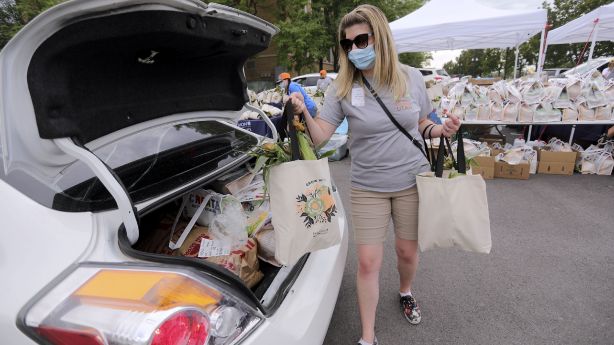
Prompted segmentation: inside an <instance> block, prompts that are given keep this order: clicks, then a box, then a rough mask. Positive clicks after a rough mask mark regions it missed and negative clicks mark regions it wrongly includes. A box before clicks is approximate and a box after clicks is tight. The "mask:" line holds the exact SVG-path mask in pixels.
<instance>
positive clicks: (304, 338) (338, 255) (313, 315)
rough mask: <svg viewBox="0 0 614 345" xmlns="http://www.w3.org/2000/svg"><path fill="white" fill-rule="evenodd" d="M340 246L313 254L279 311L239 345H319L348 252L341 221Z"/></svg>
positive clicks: (322, 340)
mask: <svg viewBox="0 0 614 345" xmlns="http://www.w3.org/2000/svg"><path fill="white" fill-rule="evenodd" d="M339 225H340V227H341V231H342V236H341V244H339V245H337V246H334V247H331V248H328V249H324V250H320V251H317V252H314V253H312V254H311V255H310V256H309V259H308V260H307V262H306V263H305V266H304V267H303V270H302V271H301V274H300V276H299V277H298V279H297V280H296V281H295V283H294V285H292V287H291V290H290V291H289V293H288V295H287V296H286V298H285V299H284V302H283V303H282V304H281V306H280V307H279V309H277V311H276V312H275V314H273V315H272V316H271V317H269V318H267V319H266V320H265V321H264V322H263V323H262V324H261V325H260V326H259V327H258V328H257V329H256V330H255V331H254V332H253V333H252V334H251V335H250V336H249V337H248V338H246V339H245V341H244V342H242V343H241V344H242V345H243V344H245V345H258V344H293V345H316V344H317V345H321V344H322V343H323V342H324V337H325V336H326V332H327V331H328V325H329V323H330V319H331V317H332V314H333V310H334V309H335V303H336V301H337V295H338V294H339V287H340V286H341V279H342V278H343V270H344V268H345V260H346V257H347V249H348V228H347V222H346V219H345V218H344V217H340V219H339Z"/></svg>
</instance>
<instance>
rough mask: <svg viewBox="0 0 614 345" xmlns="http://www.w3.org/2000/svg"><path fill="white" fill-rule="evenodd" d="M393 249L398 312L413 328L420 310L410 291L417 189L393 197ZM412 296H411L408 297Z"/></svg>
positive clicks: (415, 266) (415, 245) (415, 242)
mask: <svg viewBox="0 0 614 345" xmlns="http://www.w3.org/2000/svg"><path fill="white" fill-rule="evenodd" d="M392 218H393V220H394V232H395V234H396V237H395V249H396V253H397V269H398V271H399V292H400V294H401V296H400V304H401V311H402V312H403V315H404V316H405V318H406V319H407V321H408V322H409V323H411V324H413V325H417V324H419V323H420V321H421V319H422V315H421V313H420V308H419V307H418V304H417V303H416V300H415V298H414V296H413V293H412V292H411V287H412V282H413V280H414V277H415V275H416V271H417V270H418V261H419V260H418V190H417V189H416V187H413V188H409V189H407V190H404V191H400V192H397V193H395V195H393V197H392ZM410 293H411V295H410Z"/></svg>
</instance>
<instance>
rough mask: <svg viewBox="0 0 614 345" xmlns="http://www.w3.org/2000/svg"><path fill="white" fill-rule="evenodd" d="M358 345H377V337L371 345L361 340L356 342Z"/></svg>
mask: <svg viewBox="0 0 614 345" xmlns="http://www.w3.org/2000/svg"><path fill="white" fill-rule="evenodd" d="M358 345H377V337H375V339H374V340H373V344H369V343H367V342H366V341H364V340H362V338H361V339H360V340H359V341H358Z"/></svg>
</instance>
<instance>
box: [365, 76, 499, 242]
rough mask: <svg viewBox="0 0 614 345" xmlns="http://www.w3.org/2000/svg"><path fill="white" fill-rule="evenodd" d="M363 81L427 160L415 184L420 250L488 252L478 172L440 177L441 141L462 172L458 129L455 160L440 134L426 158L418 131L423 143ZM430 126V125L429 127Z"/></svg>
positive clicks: (487, 229) (486, 218) (462, 153)
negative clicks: (434, 149) (427, 168)
mask: <svg viewBox="0 0 614 345" xmlns="http://www.w3.org/2000/svg"><path fill="white" fill-rule="evenodd" d="M362 81H363V83H364V84H365V86H366V87H367V89H368V90H369V91H370V92H371V95H373V97H374V98H375V100H376V101H377V102H378V103H379V105H380V106H381V107H382V109H383V110H384V112H385V113H386V115H387V116H388V118H389V119H390V121H392V123H394V125H395V126H396V127H397V128H398V129H399V131H401V133H403V135H405V136H406V137H407V138H408V139H409V140H411V142H412V143H413V144H414V145H415V146H416V147H417V148H418V149H419V150H420V152H422V154H423V155H424V156H425V157H426V159H427V160H428V161H429V163H430V164H431V170H432V172H428V173H424V175H423V174H420V175H418V176H416V184H417V187H418V197H419V203H418V246H419V247H420V250H421V251H425V250H429V249H431V248H434V247H444V248H445V247H452V246H458V247H460V248H462V249H464V250H467V251H473V252H477V253H490V248H491V239H490V218H489V216H488V201H487V199H486V183H485V182H484V179H483V178H482V175H464V176H458V177H454V178H451V179H450V178H448V177H447V176H446V178H442V176H443V161H444V154H445V147H444V139H445V143H446V145H447V146H448V148H449V154H450V155H452V160H453V162H454V166H455V167H456V170H457V171H458V172H460V173H466V170H467V169H466V164H465V149H464V145H463V138H462V135H460V133H462V130H461V129H459V131H458V133H459V136H458V145H457V148H458V153H457V158H458V160H455V159H454V155H453V154H452V148H451V146H450V141H449V140H448V139H447V138H445V137H444V136H443V135H442V136H441V138H440V140H439V150H438V151H437V158H434V157H433V158H429V157H430V156H431V154H430V152H431V150H430V149H429V148H428V145H427V144H426V140H425V132H426V130H427V129H429V127H426V128H425V129H424V130H423V133H422V139H423V144H424V147H423V146H422V145H421V144H420V143H419V142H418V141H417V140H416V139H415V138H414V137H413V136H412V135H411V134H409V132H407V130H405V128H403V126H401V124H400V123H399V122H398V121H397V120H396V119H395V118H394V116H392V114H391V113H390V111H389V110H388V108H387V107H386V105H385V104H384V102H383V101H382V100H381V99H380V98H379V96H378V95H377V92H375V90H374V89H373V87H371V85H370V84H369V82H368V81H367V80H366V79H365V78H364V77H363V78H362ZM432 129H433V126H431V127H430V130H431V131H432ZM429 137H431V135H430V131H429Z"/></svg>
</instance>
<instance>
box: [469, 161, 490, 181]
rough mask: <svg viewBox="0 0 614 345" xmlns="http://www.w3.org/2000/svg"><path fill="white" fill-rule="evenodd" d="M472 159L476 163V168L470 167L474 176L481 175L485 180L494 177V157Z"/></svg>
mask: <svg viewBox="0 0 614 345" xmlns="http://www.w3.org/2000/svg"><path fill="white" fill-rule="evenodd" d="M472 159H473V160H474V161H475V162H476V163H477V166H475V165H472V166H471V171H472V172H473V174H474V175H482V178H484V179H485V180H492V179H493V178H494V177H495V157H486V156H477V157H473V158H472Z"/></svg>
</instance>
